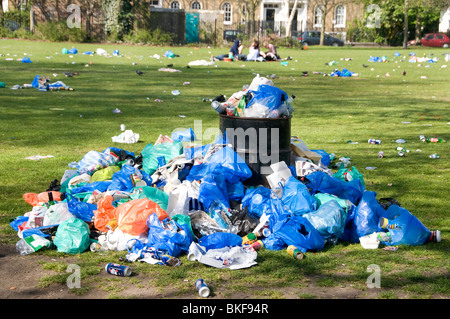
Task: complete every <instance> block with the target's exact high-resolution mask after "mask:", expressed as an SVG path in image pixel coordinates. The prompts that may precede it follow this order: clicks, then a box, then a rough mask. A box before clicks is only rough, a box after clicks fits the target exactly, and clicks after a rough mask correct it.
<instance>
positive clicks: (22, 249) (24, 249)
mask: <svg viewBox="0 0 450 319" xmlns="http://www.w3.org/2000/svg"><path fill="white" fill-rule="evenodd" d="M16 249H17V251H18V252H19V254H20V255H22V256H25V255H29V254H32V253H34V249H33V248H32V247H31V246H30V245H28V243H27V242H26V241H25V239H23V238H22V239H21V240H19V241H18V242H17V243H16Z"/></svg>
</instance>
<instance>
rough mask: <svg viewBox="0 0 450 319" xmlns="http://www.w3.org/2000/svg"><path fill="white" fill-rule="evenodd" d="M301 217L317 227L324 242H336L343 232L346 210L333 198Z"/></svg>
mask: <svg viewBox="0 0 450 319" xmlns="http://www.w3.org/2000/svg"><path fill="white" fill-rule="evenodd" d="M303 217H305V218H306V219H307V220H308V221H309V222H310V223H311V225H313V226H314V228H315V229H317V231H318V232H319V234H320V235H321V236H322V238H323V239H324V240H325V241H326V242H333V243H336V242H337V240H338V239H339V238H340V237H341V236H342V235H343V233H344V229H345V221H346V219H347V212H346V211H344V209H342V207H341V205H339V203H338V202H337V201H336V200H334V199H333V200H330V201H327V202H326V203H324V204H323V205H321V206H320V207H319V208H318V209H317V210H316V211H314V212H310V213H307V214H304V215H303Z"/></svg>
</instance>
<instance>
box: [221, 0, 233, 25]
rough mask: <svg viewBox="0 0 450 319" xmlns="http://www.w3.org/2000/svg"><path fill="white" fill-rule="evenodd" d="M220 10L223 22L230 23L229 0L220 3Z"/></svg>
mask: <svg viewBox="0 0 450 319" xmlns="http://www.w3.org/2000/svg"><path fill="white" fill-rule="evenodd" d="M222 10H223V11H224V16H223V23H224V24H231V13H232V10H231V4H230V3H229V2H224V3H223V4H222Z"/></svg>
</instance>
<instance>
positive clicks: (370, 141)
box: [368, 138, 381, 144]
mask: <svg viewBox="0 0 450 319" xmlns="http://www.w3.org/2000/svg"><path fill="white" fill-rule="evenodd" d="M368 142H369V144H381V140H376V139H374V138H371V139H369V141H368Z"/></svg>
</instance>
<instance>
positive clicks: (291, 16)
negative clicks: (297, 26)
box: [286, 0, 298, 37]
mask: <svg viewBox="0 0 450 319" xmlns="http://www.w3.org/2000/svg"><path fill="white" fill-rule="evenodd" d="M287 5H288V21H287V22H286V37H290V36H291V34H292V30H291V28H292V20H293V19H294V16H295V11H296V10H297V5H298V0H295V2H294V7H293V8H292V11H291V13H290V14H289V1H287Z"/></svg>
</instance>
